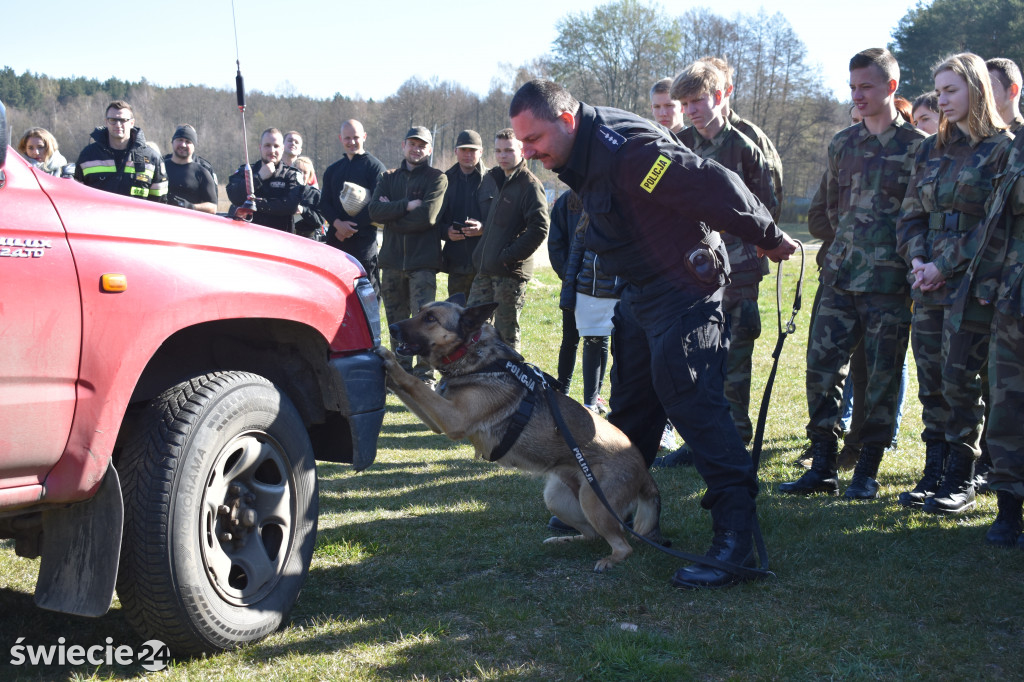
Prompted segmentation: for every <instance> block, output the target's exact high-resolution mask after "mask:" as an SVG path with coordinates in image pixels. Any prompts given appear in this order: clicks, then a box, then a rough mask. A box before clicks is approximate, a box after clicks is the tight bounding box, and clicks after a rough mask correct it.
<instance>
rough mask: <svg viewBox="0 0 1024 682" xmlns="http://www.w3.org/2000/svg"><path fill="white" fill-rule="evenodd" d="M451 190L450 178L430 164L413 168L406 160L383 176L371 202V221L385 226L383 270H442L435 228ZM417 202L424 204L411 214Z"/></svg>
mask: <svg viewBox="0 0 1024 682" xmlns="http://www.w3.org/2000/svg"><path fill="white" fill-rule="evenodd" d="M447 188H448V177H447V176H446V175H445V174H444V173H442V172H441V171H440V170H439V169H437V168H432V167H431V166H429V165H427V163H426V162H424V163H421V164H420V165H418V166H415V167H413V168H409V165H408V164H407V163H406V162H405V161H404V160H403V161H402V165H401V166H399V167H398V168H392V169H391V170H389V171H387V172H385V173H384V175H382V176H381V178H380V181H379V182H378V183H377V189H376V190H374V192H373V198H372V199H371V200H370V219H371V220H373V222H375V223H380V224H381V225H383V226H384V240H383V242H382V244H381V248H380V260H379V262H380V266H381V267H382V268H391V269H394V270H435V271H436V270H440V269H441V240H440V238H439V237H438V236H437V229H436V228H435V226H436V225H437V218H438V215H440V213H441V204H442V202H443V201H444V191H445V190H446V189H447ZM381 197H387V198H388V199H389V201H381V200H380V198H381ZM413 199H420V200H421V201H422V202H423V203H422V204H420V205H419V207H418V208H415V209H413V210H412V211H409V210H407V208H406V207H407V206H408V205H409V202H410V201H411V200H413Z"/></svg>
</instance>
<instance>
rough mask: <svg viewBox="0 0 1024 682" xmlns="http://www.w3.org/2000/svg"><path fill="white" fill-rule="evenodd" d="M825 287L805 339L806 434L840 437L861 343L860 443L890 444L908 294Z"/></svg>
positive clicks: (907, 323)
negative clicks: (846, 389) (864, 372)
mask: <svg viewBox="0 0 1024 682" xmlns="http://www.w3.org/2000/svg"><path fill="white" fill-rule="evenodd" d="M821 288H822V293H821V299H820V301H819V303H818V308H817V311H816V312H815V315H814V322H813V324H812V325H811V330H810V333H809V335H808V338H807V410H808V413H809V415H810V420H809V421H808V423H807V437H808V438H810V439H811V440H824V441H837V440H838V439H839V435H840V433H841V431H842V429H841V427H840V425H839V416H840V407H841V404H842V399H843V388H842V387H843V381H844V380H845V379H846V376H847V373H848V371H849V363H850V358H851V357H852V355H853V351H854V349H855V348H856V347H857V344H859V343H863V344H864V357H865V360H866V364H867V377H866V384H865V387H864V401H863V413H862V414H863V421H862V422H861V424H860V442H861V443H862V444H864V445H879V446H881V447H888V446H889V444H890V443H891V442H892V434H893V430H894V428H895V424H896V403H897V398H898V396H899V390H900V378H901V377H902V374H903V360H904V358H905V357H906V354H907V342H908V341H909V338H910V297H909V296H907V295H905V294H879V293H860V292H852V291H842V290H840V289H835V288H833V287H830V286H828V285H826V284H822V285H821Z"/></svg>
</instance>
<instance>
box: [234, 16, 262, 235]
mask: <svg viewBox="0 0 1024 682" xmlns="http://www.w3.org/2000/svg"><path fill="white" fill-rule="evenodd" d="M231 22H232V24H233V25H234V28H235V66H236V67H237V69H238V70H237V72H236V74H235V97H236V98H237V100H238V112H239V113H240V114H241V116H242V152H243V153H244V154H245V166H244V167H243V170H242V173H243V174H244V176H245V203H244V204H242V205H241V206H239V207H237V208H236V209H235V214H234V218H235V220H244V221H246V222H252V216H253V214H254V213H256V190H255V189H254V186H253V181H252V166H250V165H249V144H248V135H247V133H246V131H245V82H244V81H243V79H242V61H241V58H240V57H239V50H238V20H237V19H236V18H235V0H231Z"/></svg>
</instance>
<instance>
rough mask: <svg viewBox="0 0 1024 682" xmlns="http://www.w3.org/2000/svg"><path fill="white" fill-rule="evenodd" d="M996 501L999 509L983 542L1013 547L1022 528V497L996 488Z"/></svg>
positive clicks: (1023, 519)
mask: <svg viewBox="0 0 1024 682" xmlns="http://www.w3.org/2000/svg"><path fill="white" fill-rule="evenodd" d="M996 501H997V502H998V503H999V511H998V512H997V513H996V520H995V521H993V522H992V525H991V526H990V527H989V529H988V532H987V533H985V542H987V543H988V544H990V545H999V546H1000V547H1013V546H1015V545H1016V544H1017V539H1018V538H1019V537H1020V536H1021V535H1020V534H1021V530H1022V529H1024V518H1022V512H1021V509H1022V508H1024V499H1022V498H1020V497H1017V496H1016V495H1014V494H1013V493H1011V492H1010V491H1008V490H997V491H996Z"/></svg>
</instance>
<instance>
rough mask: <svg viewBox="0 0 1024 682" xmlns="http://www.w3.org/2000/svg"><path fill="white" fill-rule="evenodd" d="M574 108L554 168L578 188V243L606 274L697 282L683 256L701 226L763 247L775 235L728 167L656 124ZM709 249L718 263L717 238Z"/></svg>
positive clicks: (772, 243)
mask: <svg viewBox="0 0 1024 682" xmlns="http://www.w3.org/2000/svg"><path fill="white" fill-rule="evenodd" d="M577 117H578V132H577V134H576V140H575V143H574V145H573V148H572V153H571V155H570V158H569V161H568V162H567V163H566V165H565V166H564V167H562V168H560V169H558V174H559V176H558V177H559V178H560V179H561V180H562V181H563V182H565V183H566V184H567V185H569V187H571V188H573V189H574V190H576V192H577V193H579V195H580V196H581V197H582V199H583V208H584V210H585V211H586V212H587V213H588V214H589V215H590V227H589V228H588V230H587V234H586V239H585V243H586V247H587V248H588V249H590V250H592V251H594V252H595V253H597V254H598V255H599V256H600V257H601V263H602V266H603V267H604V269H605V271H606V272H608V273H609V274H611V275H618V276H620V277H622V278H624V279H626V280H628V281H630V282H633V283H638V284H643V283H645V282H647V281H652V280H654V279H656V278H660V279H663V280H666V281H669V282H671V283H672V284H673V285H674V286H676V287H678V288H687V289H689V288H692V287H695V286H696V287H701V285H700V284H699V283H698V282H697V280H696V279H695V278H693V277H692V276H691V275H690V274H689V272H688V271H687V270H686V268H685V267H684V265H683V261H684V259H685V257H686V254H687V252H689V251H690V249H691V248H692V247H693V246H695V245H696V244H697V243H698V242H700V241H701V239H702V238H704V237H705V236H706V235H707V233H708V231H709V230H710V229H714V230H719V231H722V232H729V233H731V234H733V235H736V236H737V237H739V238H740V239H743V240H744V241H749V242H752V243H754V244H757V245H758V246H761V247H762V248H764V249H774V248H775V247H777V246H779V244H781V243H782V240H783V236H782V233H781V232H780V231H779V228H778V227H777V226H776V225H775V223H774V222H773V221H772V218H771V216H770V215H769V214H768V211H767V210H766V209H765V207H764V205H763V204H762V203H761V202H760V201H759V200H758V199H757V197H755V196H754V195H753V194H751V192H750V190H748V189H747V188H746V187H745V186H744V185H743V182H742V181H741V180H740V179H739V177H738V176H737V175H736V174H735V173H733V172H731V171H728V170H726V169H725V168H724V167H722V166H721V165H719V164H718V163H716V162H715V161H711V160H707V159H702V158H700V157H699V156H697V155H696V154H694V153H693V152H692V151H690V150H689V149H687V148H686V147H684V146H682V145H680V144H679V143H678V142H677V141H675V140H674V138H673V137H671V135H670V133H668V132H667V131H666V130H665V129H664V128H661V127H660V126H655V125H654V124H652V123H651V122H650V121H647V120H645V119H643V118H641V117H639V116H636V115H635V114H631V113H628V112H625V111H621V110H619V109H612V108H609V107H591V106H589V105H587V104H583V103H581V104H580V109H579V112H578V114H577ZM717 252H718V255H719V257H720V258H721V259H722V260H723V261H724V262H725V263H726V265H727V263H728V258H727V256H726V255H725V246H724V244H719V246H718V247H717ZM726 269H727V268H726ZM719 284H720V285H721V284H724V280H722V281H720V283H719ZM703 288H704V289H708V288H709V287H703ZM710 289H711V290H714V287H710Z"/></svg>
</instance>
